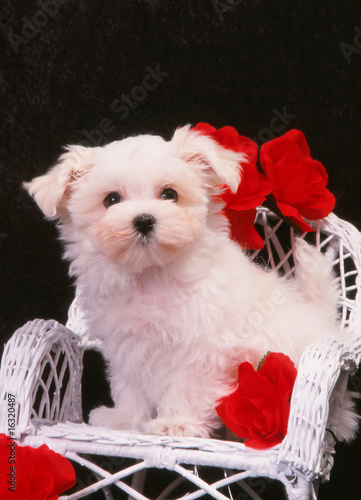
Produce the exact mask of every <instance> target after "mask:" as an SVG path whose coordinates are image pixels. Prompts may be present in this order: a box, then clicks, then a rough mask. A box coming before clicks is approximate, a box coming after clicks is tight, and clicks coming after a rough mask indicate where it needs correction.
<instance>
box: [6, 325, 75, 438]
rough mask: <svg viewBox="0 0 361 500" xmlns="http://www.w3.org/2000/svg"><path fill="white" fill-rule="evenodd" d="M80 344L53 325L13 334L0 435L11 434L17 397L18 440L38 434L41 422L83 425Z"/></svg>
mask: <svg viewBox="0 0 361 500" xmlns="http://www.w3.org/2000/svg"><path fill="white" fill-rule="evenodd" d="M80 340H81V339H80V337H79V336H78V335H75V334H74V333H72V332H71V331H70V330H69V329H68V328H66V327H64V326H63V325H61V324H59V323H57V322H56V321H54V320H49V321H45V320H39V319H36V320H34V321H31V322H28V323H26V324H25V325H24V326H23V327H22V328H19V329H18V330H17V331H16V332H15V333H14V335H13V336H12V338H11V339H10V340H9V342H8V343H7V344H6V346H5V349H4V353H3V357H2V361H1V369H0V397H1V401H2V405H1V409H0V432H4V433H6V434H8V433H9V432H8V431H9V422H8V417H9V412H10V410H11V412H13V409H12V408H14V403H11V401H14V398H15V409H16V420H15V429H13V430H14V431H15V433H14V436H15V437H19V436H20V435H21V434H23V433H28V432H32V433H34V431H35V425H36V422H37V421H39V420H40V421H41V420H50V421H56V422H64V421H66V420H72V421H80V420H81V417H82V415H81V376H82V356H83V347H82V344H81V342H80Z"/></svg>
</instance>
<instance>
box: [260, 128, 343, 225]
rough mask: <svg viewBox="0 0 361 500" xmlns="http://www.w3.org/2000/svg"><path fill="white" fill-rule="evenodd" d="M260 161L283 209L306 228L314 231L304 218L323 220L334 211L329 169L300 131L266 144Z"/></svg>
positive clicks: (294, 220) (284, 212) (279, 205)
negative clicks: (312, 155) (317, 158)
mask: <svg viewBox="0 0 361 500" xmlns="http://www.w3.org/2000/svg"><path fill="white" fill-rule="evenodd" d="M260 162H261V165H262V168H263V170H264V172H265V174H266V179H267V180H268V181H269V182H270V183H271V185H272V195H273V197H274V198H275V201H276V203H277V206H278V208H279V210H280V211H281V213H282V214H283V215H285V216H286V217H289V218H290V219H291V220H292V221H293V222H294V223H295V224H296V225H297V226H298V227H299V228H300V229H302V230H303V231H313V229H312V228H311V227H310V226H309V225H308V224H307V223H306V222H305V221H304V220H303V217H306V218H307V219H311V220H316V219H322V218H324V217H326V216H327V215H328V214H329V213H330V212H331V211H332V210H333V208H334V206H335V198H334V196H333V195H332V194H331V193H330V192H329V191H328V190H327V189H326V185H327V180H328V176H327V173H326V170H325V168H324V166H323V165H322V164H321V163H320V162H318V161H316V160H313V159H312V158H311V155H310V149H309V147H308V144H307V142H306V139H305V136H304V134H303V133H302V132H300V131H299V130H290V131H289V132H287V133H286V134H285V135H283V136H282V137H278V138H276V139H273V140H272V141H270V142H267V143H265V144H263V145H262V147H261V151H260Z"/></svg>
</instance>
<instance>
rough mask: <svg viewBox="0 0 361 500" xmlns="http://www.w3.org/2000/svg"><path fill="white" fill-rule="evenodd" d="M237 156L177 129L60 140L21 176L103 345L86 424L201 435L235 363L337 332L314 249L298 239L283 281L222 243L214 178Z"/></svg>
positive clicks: (295, 355)
mask: <svg viewBox="0 0 361 500" xmlns="http://www.w3.org/2000/svg"><path fill="white" fill-rule="evenodd" d="M245 161H246V158H245V157H244V155H241V154H237V153H235V152H233V151H230V150H226V149H224V148H222V147H221V146H220V145H218V144H217V143H216V142H214V141H213V140H212V139H210V138H209V137H205V136H202V135H200V134H198V133H196V132H194V131H192V130H190V129H189V127H184V128H181V129H178V130H177V131H176V132H175V134H174V136H173V138H172V140H171V141H169V142H166V141H165V140H163V139H162V138H160V137H156V136H150V135H144V136H138V137H131V138H128V139H125V140H122V141H117V142H113V143H111V144H108V145H106V146H104V147H96V148H86V147H82V146H71V147H68V148H67V152H66V153H65V154H64V155H63V156H62V157H61V158H60V160H59V163H58V164H57V165H56V166H55V167H53V168H52V169H51V170H50V171H49V172H48V173H47V174H46V175H44V176H41V177H38V178H36V179H34V180H33V181H32V182H30V183H28V184H26V187H27V189H28V190H29V192H30V193H31V194H32V195H33V196H34V198H35V200H36V202H37V203H38V205H39V206H40V208H41V209H42V210H43V212H44V214H45V215H46V216H47V217H48V218H54V219H59V220H60V226H59V227H60V233H61V237H62V239H63V241H64V242H65V244H66V252H65V257H66V258H67V259H68V260H69V261H70V262H71V265H70V273H71V275H73V276H75V277H76V280H77V285H78V287H79V289H80V290H81V293H82V299H83V303H84V312H85V314H86V317H87V320H88V323H89V329H90V334H91V335H93V336H94V337H98V338H100V339H101V340H102V341H103V349H104V355H105V358H106V359H107V361H108V364H109V379H110V385H111V393H112V397H113V400H114V403H115V408H105V407H101V408H97V409H95V410H93V412H92V413H91V418H90V422H91V423H92V424H99V425H107V426H110V427H113V428H117V429H134V430H140V431H143V432H147V433H155V434H169V435H186V436H202V437H207V436H209V435H210V434H212V433H213V431H215V429H217V428H218V427H219V426H220V422H219V420H218V417H217V414H216V411H215V407H216V405H217V401H218V400H219V398H221V397H222V396H224V395H226V394H227V393H229V390H230V387H232V385H233V384H234V382H235V380H236V377H237V367H238V365H239V364H240V363H241V362H243V361H246V360H248V361H250V362H252V363H253V364H254V366H257V364H258V362H259V360H260V359H261V358H262V357H263V356H264V354H265V353H266V352H267V351H281V352H283V353H285V354H287V355H289V356H290V357H291V359H292V360H293V361H294V362H295V363H296V365H297V364H298V362H299V360H300V356H301V354H302V352H303V350H304V349H305V347H306V346H307V345H309V344H310V343H311V342H314V341H315V340H316V339H318V338H320V337H321V336H323V335H335V334H336V333H337V330H338V326H337V314H336V302H337V297H338V290H337V286H336V284H335V281H334V280H333V278H332V275H331V271H330V269H329V265H328V264H327V263H326V260H324V258H323V257H322V256H321V255H320V254H319V252H318V251H317V250H315V249H313V248H312V247H309V246H308V245H306V244H305V243H299V244H298V251H297V259H298V264H299V279H297V278H296V279H293V280H284V279H282V278H280V277H279V276H277V274H276V273H274V272H270V271H266V270H264V269H262V268H260V267H258V266H256V265H255V264H253V263H251V262H250V261H249V259H248V257H247V256H246V255H245V254H244V253H243V252H242V251H241V249H240V247H239V246H238V245H237V244H236V243H233V242H232V241H231V240H230V238H229V231H228V225H227V221H226V219H225V217H224V216H223V215H221V213H220V211H221V208H222V205H221V203H220V201H219V199H217V196H216V195H217V193H218V194H219V191H218V189H217V188H215V187H214V186H216V185H220V184H227V185H228V186H229V187H230V188H231V189H232V190H233V191H235V190H236V189H237V186H238V184H239V181H240V177H241V168H240V165H241V164H242V162H245ZM310 263H312V265H311V266H310ZM270 304H271V307H270ZM351 427H352V426H351ZM341 437H348V436H347V433H346V435H344V436H341Z"/></svg>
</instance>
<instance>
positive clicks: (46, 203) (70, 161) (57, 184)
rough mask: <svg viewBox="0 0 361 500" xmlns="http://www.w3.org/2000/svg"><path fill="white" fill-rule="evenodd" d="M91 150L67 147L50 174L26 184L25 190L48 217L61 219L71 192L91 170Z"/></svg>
mask: <svg viewBox="0 0 361 500" xmlns="http://www.w3.org/2000/svg"><path fill="white" fill-rule="evenodd" d="M91 149H92V148H86V147H84V146H67V147H66V152H65V153H64V154H63V155H62V156H60V158H59V160H58V162H57V164H56V165H55V166H54V167H53V168H51V169H50V170H49V172H47V173H46V174H45V175H41V176H40V177H36V178H35V179H33V180H32V181H30V182H24V184H23V186H24V188H25V189H27V190H28V191H29V193H30V195H31V196H33V197H34V199H35V201H36V203H37V204H38V205H39V207H40V208H41V210H42V211H43V213H44V215H45V216H46V217H48V218H59V217H61V215H62V213H63V212H64V209H65V207H66V202H67V199H68V198H69V195H70V192H71V190H72V189H74V188H75V185H76V183H77V181H78V180H79V179H80V177H81V176H82V175H84V173H86V172H88V171H89V170H90V168H91V165H90V164H89V161H88V157H89V154H90V151H91Z"/></svg>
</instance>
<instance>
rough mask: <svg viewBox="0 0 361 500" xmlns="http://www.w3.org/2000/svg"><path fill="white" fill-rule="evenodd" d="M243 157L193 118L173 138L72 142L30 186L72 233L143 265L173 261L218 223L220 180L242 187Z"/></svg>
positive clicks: (107, 254) (68, 235)
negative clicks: (193, 125) (195, 127)
mask: <svg viewBox="0 0 361 500" xmlns="http://www.w3.org/2000/svg"><path fill="white" fill-rule="evenodd" d="M244 159H245V157H244V155H242V154H239V153H235V152H233V151H231V150H227V149H224V148H222V147H221V146H220V145H219V144H217V143H216V142H215V141H213V140H212V139H211V138H209V137H207V136H203V135H201V134H199V133H197V132H195V131H192V130H190V128H189V127H188V126H187V127H183V128H180V129H178V130H177V131H176V132H175V134H174V136H173V138H172V139H171V140H170V141H169V142H167V141H165V140H163V139H162V138H161V137H157V136H151V135H143V136H138V137H130V138H127V139H124V140H122V141H115V142H113V143H111V144H108V145H106V146H104V147H96V148H86V147H83V146H70V147H68V148H67V151H66V153H65V154H63V155H62V156H61V157H60V159H59V162H58V163H57V164H56V165H55V166H54V167H53V168H52V169H51V170H50V171H49V172H48V173H47V174H45V175H43V176H41V177H37V178H35V179H34V180H33V181H31V182H29V183H25V187H26V188H27V189H28V191H29V193H30V194H31V195H32V196H34V198H35V201H36V202H37V203H38V205H39V207H40V208H41V209H42V211H43V212H44V214H45V215H46V216H47V217H48V218H53V219H59V220H60V221H61V226H62V227H63V229H64V232H63V238H64V239H65V240H66V241H68V242H72V243H75V245H76V243H77V241H79V242H82V248H84V243H86V244H87V247H88V248H92V249H93V251H94V252H97V253H98V254H101V255H102V256H103V257H104V258H106V259H110V260H112V261H115V262H117V263H120V264H124V265H126V266H127V268H129V270H132V271H141V270H143V269H144V268H146V267H148V266H150V265H164V264H165V263H167V262H169V261H171V260H172V259H173V258H174V257H175V256H176V255H177V254H178V253H179V252H180V251H181V250H182V249H184V248H185V247H187V246H188V245H190V244H191V243H192V242H194V241H195V240H196V239H197V236H198V235H199V234H200V232H201V231H202V230H203V229H205V228H208V230H209V228H210V227H212V223H211V219H212V217H215V216H216V215H215V213H216V212H218V211H219V208H220V207H219V206H217V209H215V205H216V204H217V201H216V197H215V194H216V193H217V188H215V186H217V185H220V184H226V185H227V186H229V187H230V188H231V190H232V191H236V190H237V187H238V184H239V180H240V175H241V168H240V162H242V161H243V160H244ZM218 203H219V202H218ZM213 225H214V223H213ZM73 246H74V245H73Z"/></svg>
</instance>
